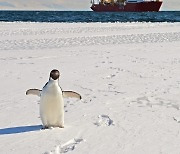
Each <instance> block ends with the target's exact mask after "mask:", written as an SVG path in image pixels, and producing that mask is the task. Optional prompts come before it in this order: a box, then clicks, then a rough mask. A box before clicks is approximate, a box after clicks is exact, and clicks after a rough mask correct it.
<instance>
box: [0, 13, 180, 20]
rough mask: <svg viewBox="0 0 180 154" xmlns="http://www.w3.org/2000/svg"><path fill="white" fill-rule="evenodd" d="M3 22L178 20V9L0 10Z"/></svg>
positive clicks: (179, 18)
mask: <svg viewBox="0 0 180 154" xmlns="http://www.w3.org/2000/svg"><path fill="white" fill-rule="evenodd" d="M0 21H5V22H16V21H23V22H67V23H72V22H180V11H160V12H99V13H98V12H93V11H0Z"/></svg>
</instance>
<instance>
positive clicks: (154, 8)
mask: <svg viewBox="0 0 180 154" xmlns="http://www.w3.org/2000/svg"><path fill="white" fill-rule="evenodd" d="M161 5H162V2H160V1H149V2H146V1H144V2H136V3H132V2H131V3H130V2H127V3H126V5H118V4H114V5H112V4H106V5H104V4H101V3H100V4H92V6H91V9H92V10H93V11H95V12H158V11H159V9H160V7H161Z"/></svg>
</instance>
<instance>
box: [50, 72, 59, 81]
mask: <svg viewBox="0 0 180 154" xmlns="http://www.w3.org/2000/svg"><path fill="white" fill-rule="evenodd" d="M59 76H60V73H59V71H58V70H56V69H54V70H52V71H51V73H50V78H52V79H53V80H57V79H59Z"/></svg>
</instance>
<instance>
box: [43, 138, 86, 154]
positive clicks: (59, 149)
mask: <svg viewBox="0 0 180 154" xmlns="http://www.w3.org/2000/svg"><path fill="white" fill-rule="evenodd" d="M83 141H84V140H83V139H82V138H73V139H71V140H69V141H67V142H66V143H64V144H62V145H60V146H56V148H55V149H54V150H53V151H50V152H45V153H44V154H62V153H67V152H70V151H73V150H75V148H76V146H77V145H78V144H80V143H81V142H83Z"/></svg>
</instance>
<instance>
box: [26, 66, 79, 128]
mask: <svg viewBox="0 0 180 154" xmlns="http://www.w3.org/2000/svg"><path fill="white" fill-rule="evenodd" d="M59 77H60V73H59V71H58V70H56V69H53V70H52V71H51V72H50V76H49V81H48V82H47V83H46V84H45V86H44V87H43V89H42V90H39V89H29V90H27V91H26V95H30V94H31V95H37V96H39V97H40V118H41V121H42V124H43V128H44V129H46V128H51V127H59V128H64V100H63V97H75V98H78V99H81V95H80V94H78V93H76V92H73V91H62V88H61V87H60V86H59Z"/></svg>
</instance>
